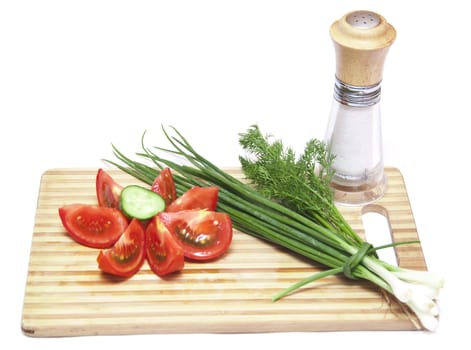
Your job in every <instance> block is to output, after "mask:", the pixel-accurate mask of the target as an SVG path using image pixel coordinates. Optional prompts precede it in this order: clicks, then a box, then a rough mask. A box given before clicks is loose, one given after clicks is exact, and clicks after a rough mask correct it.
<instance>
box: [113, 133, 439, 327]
mask: <svg viewBox="0 0 471 350" xmlns="http://www.w3.org/2000/svg"><path fill="white" fill-rule="evenodd" d="M162 130H163V133H164V135H165V137H166V139H167V140H168V141H169V142H170V145H171V147H172V148H162V147H154V148H152V149H151V148H148V147H146V145H145V143H144V138H145V133H144V134H143V136H142V139H141V146H142V152H138V153H136V155H137V156H138V157H140V158H142V161H136V160H133V159H131V158H129V157H127V156H125V155H124V154H123V153H122V152H120V151H119V150H118V148H117V147H115V146H114V145H112V149H113V154H114V156H116V158H117V160H118V161H112V160H105V162H107V163H108V164H110V165H113V166H115V167H117V168H119V169H121V170H122V171H124V172H126V173H128V174H129V175H131V176H133V177H135V178H137V179H139V180H141V181H143V182H144V183H147V184H149V185H151V184H152V183H153V181H154V179H155V178H156V176H157V175H158V174H159V172H160V171H161V170H162V169H163V168H165V167H169V168H171V169H172V170H173V175H174V182H175V186H176V189H177V193H178V194H179V195H180V194H182V193H184V192H185V191H187V190H188V189H189V188H191V187H193V186H218V187H219V199H218V210H220V211H223V212H226V213H228V214H229V215H230V216H231V219H232V223H233V226H234V228H236V229H238V230H239V231H241V232H244V233H246V234H249V235H252V236H254V237H257V238H259V239H261V240H265V241H267V242H270V243H274V244H277V245H279V246H282V247H284V248H286V249H288V250H289V251H292V252H294V253H297V254H300V255H302V256H304V257H306V258H308V259H310V260H312V261H314V262H317V263H319V264H322V265H324V266H326V267H327V269H326V270H324V271H321V272H316V273H315V274H313V275H312V276H309V277H307V278H305V279H304V280H301V281H299V282H298V283H296V284H294V285H292V286H289V287H287V288H286V289H285V290H282V291H280V292H279V293H277V294H276V295H274V296H273V300H274V301H276V300H279V299H281V298H283V297H285V296H287V295H289V294H290V293H292V292H293V291H294V290H297V289H299V288H301V287H303V286H304V285H306V284H308V283H311V282H314V281H316V280H319V279H320V278H323V277H326V276H330V275H335V274H344V275H345V276H346V277H348V278H351V279H364V280H368V281H370V282H372V283H373V284H375V285H377V286H378V287H380V288H381V289H382V290H384V291H386V292H388V293H390V294H391V295H393V296H394V297H395V298H397V299H398V300H399V301H400V302H402V303H404V304H405V305H407V306H408V307H409V308H410V310H412V311H413V312H414V313H415V315H416V316H417V318H418V320H419V321H420V323H421V324H422V326H423V328H424V329H427V330H435V329H436V327H437V326H438V316H439V310H438V304H437V301H436V298H437V297H438V294H439V290H440V289H441V288H442V287H443V285H444V280H443V278H442V277H441V276H436V275H434V274H433V273H431V272H428V271H415V270H410V269H404V268H401V267H398V266H394V265H391V264H388V263H386V262H384V261H382V260H380V259H379V258H378V257H377V254H376V251H377V250H378V249H382V248H387V247H390V246H391V245H386V246H382V247H373V246H371V244H369V243H368V242H365V241H363V240H362V239H361V238H360V237H359V236H358V235H357V234H356V233H355V232H354V230H353V229H352V228H351V227H350V225H349V224H348V223H347V222H346V221H345V219H344V218H343V216H342V215H341V214H340V212H339V211H338V209H337V208H336V206H335V205H334V203H333V199H332V197H333V196H332V193H331V190H330V188H329V179H330V177H331V175H332V171H331V170H330V169H331V168H330V164H331V160H332V158H331V156H330V155H329V154H328V153H327V152H326V151H325V146H324V145H323V143H322V142H319V141H317V140H311V141H310V142H309V143H308V144H307V147H306V150H305V153H304V154H303V155H302V157H300V159H298V160H296V157H295V155H294V153H293V152H292V151H291V150H288V152H285V151H283V146H282V144H281V143H280V142H276V143H274V144H270V143H269V142H268V139H267V138H266V137H263V136H262V135H261V133H260V130H259V129H258V127H256V126H252V127H251V128H250V129H249V131H248V132H247V133H246V134H241V135H240V136H241V138H240V143H241V145H242V147H243V148H244V149H245V150H247V151H249V152H250V153H251V154H250V155H251V157H240V160H241V165H242V170H243V171H244V174H245V175H246V178H247V179H248V180H250V181H243V180H241V179H238V178H236V177H234V176H232V175H230V174H229V173H227V172H226V171H224V170H222V169H220V168H219V167H217V166H216V165H214V164H213V163H212V162H210V161H209V160H207V159H206V158H204V157H203V156H202V155H200V154H199V153H198V152H197V151H196V150H195V149H194V148H193V147H192V146H191V145H190V143H189V142H188V141H187V140H186V139H185V137H183V135H182V134H181V133H179V132H178V130H176V129H175V128H173V127H172V128H171V130H172V131H173V133H172V134H170V133H169V132H168V131H167V130H166V129H165V128H164V127H162ZM161 153H163V154H164V155H160V154H161ZM257 163H258V164H257ZM262 163H263V167H260V166H259V165H260V164H262ZM270 166H271V167H272V168H270ZM296 167H297V168H296ZM292 169H298V170H299V172H298V173H293V172H292ZM300 169H301V170H300ZM301 173H302V174H301ZM272 174H275V175H276V174H277V176H278V180H277V176H275V177H273V176H271V175H272ZM306 174H309V175H308V178H305V176H306ZM300 175H301V176H300ZM303 177H304V178H303ZM247 179H246V180H247ZM264 181H265V182H264ZM289 186H297V187H296V188H289ZM282 188H284V189H285V190H283V191H282V190H281V189H282ZM293 194H295V196H293ZM290 196H291V198H289V197H290ZM413 243H417V242H416V241H413V242H401V243H398V244H413ZM395 245H397V244H395Z"/></svg>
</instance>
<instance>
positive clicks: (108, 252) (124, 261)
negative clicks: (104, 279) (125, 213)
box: [97, 219, 146, 278]
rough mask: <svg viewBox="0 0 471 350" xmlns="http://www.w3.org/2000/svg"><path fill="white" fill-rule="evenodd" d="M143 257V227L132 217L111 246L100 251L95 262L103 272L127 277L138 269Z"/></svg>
mask: <svg viewBox="0 0 471 350" xmlns="http://www.w3.org/2000/svg"><path fill="white" fill-rule="evenodd" d="M145 258H146V251H145V234H144V228H143V227H142V225H141V223H140V222H139V220H137V219H133V220H131V222H130V223H129V225H128V227H127V228H126V230H125V231H124V232H123V234H122V235H121V236H120V238H119V239H118V241H117V242H116V243H115V244H114V245H113V246H112V247H111V248H108V249H105V250H101V251H100V253H99V254H98V257H97V262H98V267H99V268H100V269H101V270H102V271H103V272H106V273H109V274H112V275H115V276H120V277H126V278H128V277H131V276H133V275H134V274H136V273H137V271H139V269H140V268H141V266H142V265H143V264H144V261H145Z"/></svg>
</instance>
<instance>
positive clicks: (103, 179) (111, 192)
mask: <svg viewBox="0 0 471 350" xmlns="http://www.w3.org/2000/svg"><path fill="white" fill-rule="evenodd" d="M95 182H96V195H97V199H98V205H100V206H102V207H108V208H119V196H120V194H121V191H122V189H123V186H121V185H120V184H118V183H117V182H116V181H115V180H114V179H113V178H112V177H111V175H110V174H108V173H107V172H106V171H105V170H103V169H101V168H100V169H98V172H97V175H96V181H95Z"/></svg>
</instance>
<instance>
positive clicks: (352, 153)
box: [325, 11, 396, 205]
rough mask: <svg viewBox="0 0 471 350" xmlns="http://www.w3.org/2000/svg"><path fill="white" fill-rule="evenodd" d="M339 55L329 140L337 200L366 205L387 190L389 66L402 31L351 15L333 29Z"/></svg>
mask: <svg viewBox="0 0 471 350" xmlns="http://www.w3.org/2000/svg"><path fill="white" fill-rule="evenodd" d="M330 35H331V38H332V40H333V42H334V47H335V53H336V75H335V84H334V98H333V102H332V107H331V113H330V117H329V122H328V125H327V130H326V135H325V141H326V143H327V145H328V148H329V150H330V152H331V153H332V154H333V155H334V156H335V158H334V161H333V168H334V170H335V174H334V176H333V178H332V187H333V189H334V200H335V202H336V203H339V204H344V205H363V204H366V203H371V202H373V201H375V200H377V199H379V198H381V197H382V196H383V194H384V192H385V190H386V186H387V179H386V175H385V173H384V165H383V151H382V132H381V110H380V98H381V81H382V75H383V66H384V61H385V59H386V55H387V52H388V50H389V47H390V46H391V44H392V43H393V42H394V40H395V38H396V31H395V29H394V27H393V26H391V25H390V24H389V23H388V22H387V21H386V20H385V19H384V17H382V16H381V15H379V14H377V13H374V12H370V11H355V12H351V13H347V14H346V15H345V16H343V17H342V18H341V19H339V20H338V21H336V22H334V23H333V24H332V26H331V27H330Z"/></svg>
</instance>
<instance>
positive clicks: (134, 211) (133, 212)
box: [120, 185, 165, 220]
mask: <svg viewBox="0 0 471 350" xmlns="http://www.w3.org/2000/svg"><path fill="white" fill-rule="evenodd" d="M120 208H121V210H122V211H123V213H124V214H125V215H127V216H129V217H131V218H136V219H139V220H147V219H150V218H151V217H153V216H154V215H156V214H157V213H159V212H161V211H163V210H165V201H164V199H163V198H162V197H161V196H160V195H159V194H157V193H155V192H153V191H151V190H149V189H147V188H144V187H141V186H138V185H129V186H126V187H124V188H123V190H122V191H121V195H120Z"/></svg>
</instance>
